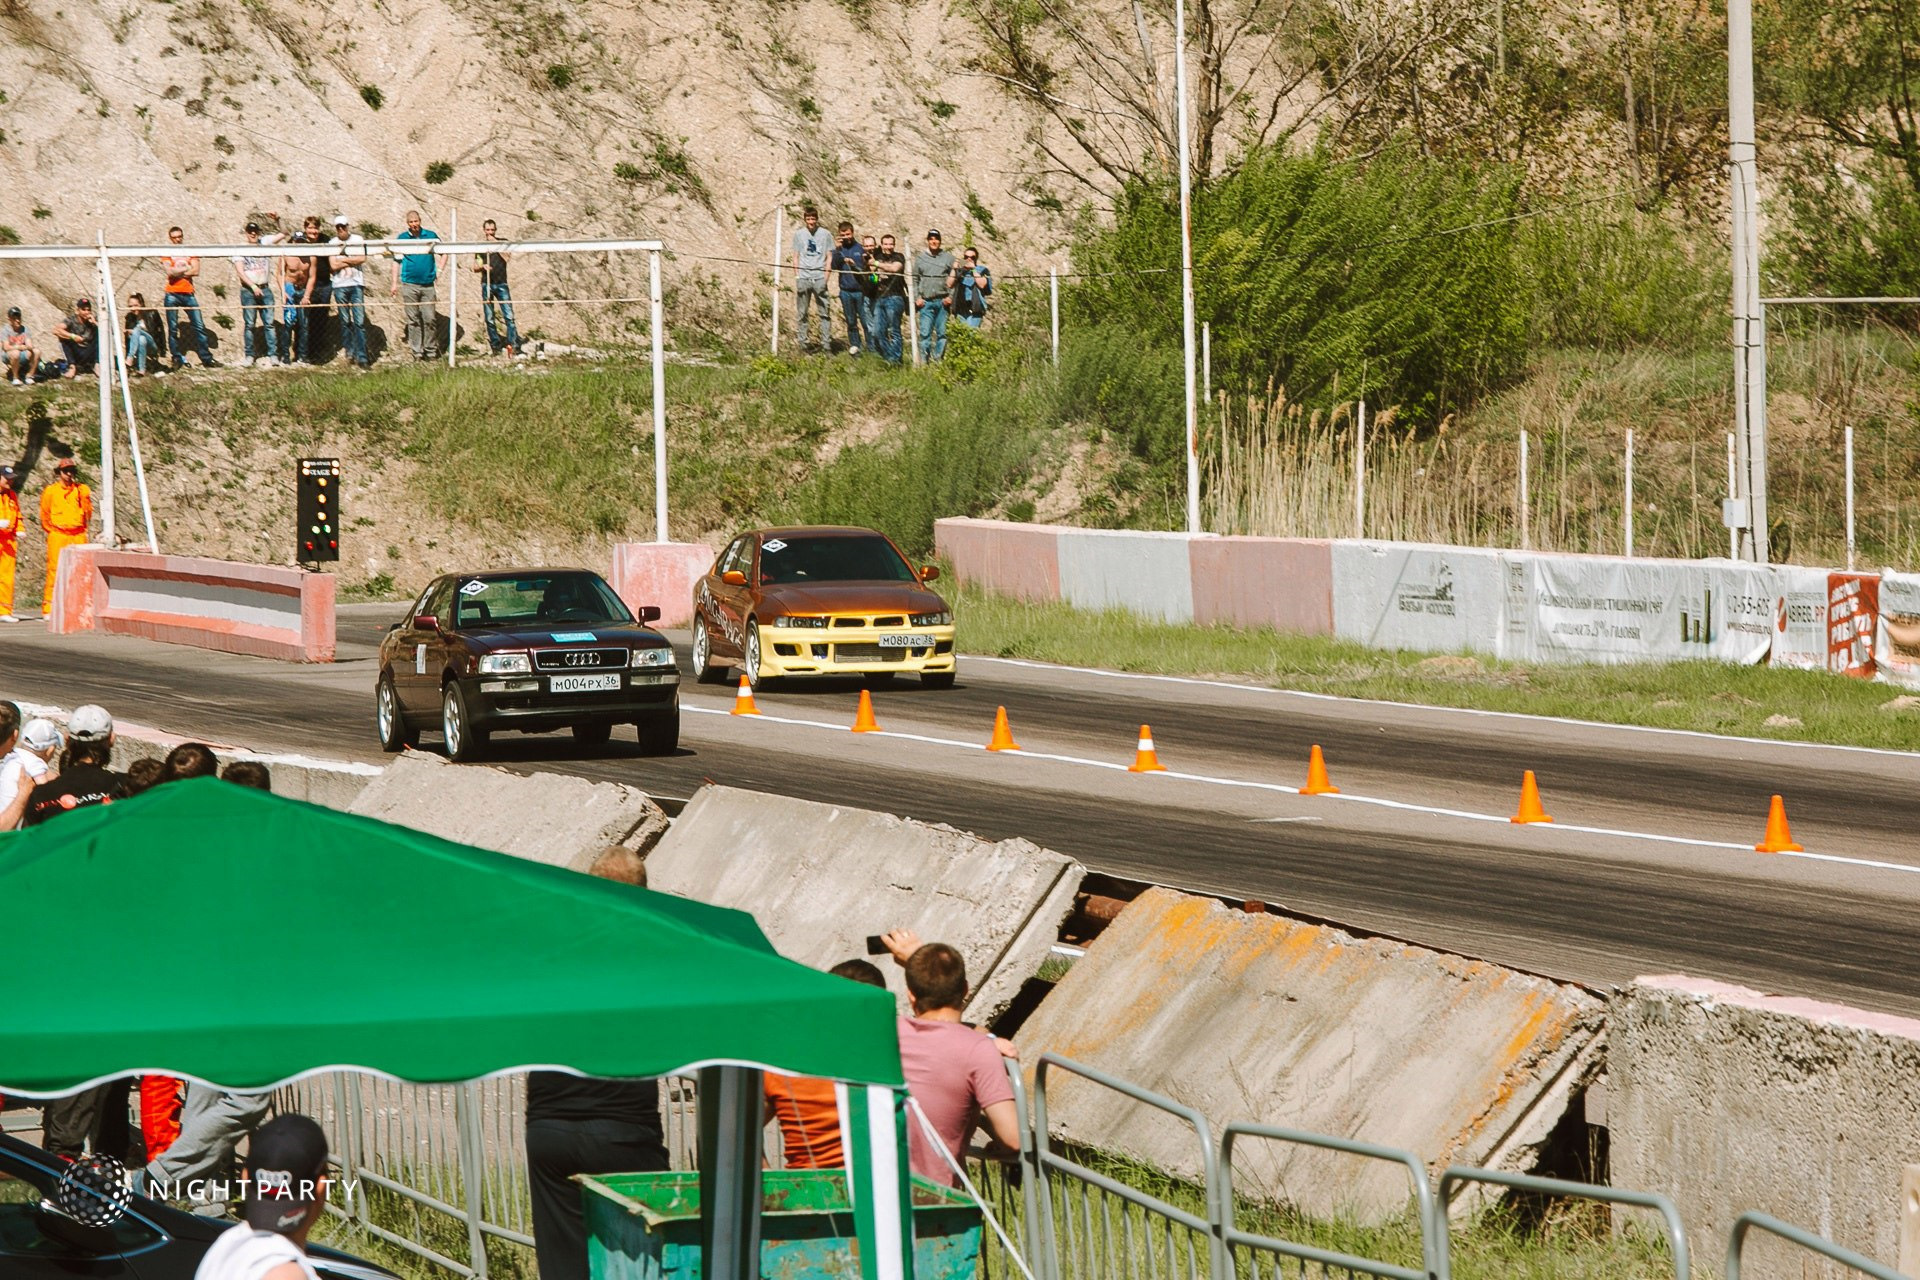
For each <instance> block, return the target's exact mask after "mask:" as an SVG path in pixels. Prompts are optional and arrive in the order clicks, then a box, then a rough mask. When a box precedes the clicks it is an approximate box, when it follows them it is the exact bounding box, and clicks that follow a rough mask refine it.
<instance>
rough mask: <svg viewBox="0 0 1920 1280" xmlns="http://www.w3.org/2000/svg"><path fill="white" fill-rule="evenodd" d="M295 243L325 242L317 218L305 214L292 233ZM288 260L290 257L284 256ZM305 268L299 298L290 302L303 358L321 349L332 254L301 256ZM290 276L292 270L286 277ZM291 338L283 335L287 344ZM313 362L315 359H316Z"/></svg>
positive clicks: (329, 302)
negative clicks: (315, 337)
mask: <svg viewBox="0 0 1920 1280" xmlns="http://www.w3.org/2000/svg"><path fill="white" fill-rule="evenodd" d="M294 242H295V243H297V244H328V243H330V241H329V240H328V239H327V233H326V232H324V231H322V230H321V229H320V219H318V218H311V217H310V218H308V219H307V220H306V221H305V222H304V223H303V224H302V227H301V231H300V234H299V235H298V236H295V237H294ZM288 261H292V259H288ZM301 261H303V262H305V263H306V264H307V271H306V272H305V274H304V278H303V279H302V281H301V284H300V296H299V301H298V302H296V303H294V304H293V305H294V306H295V307H297V308H298V323H299V325H300V345H299V350H300V359H301V360H303V361H304V360H307V359H309V358H310V356H311V355H312V353H313V352H315V351H316V349H318V350H324V349H325V345H326V331H327V308H328V307H329V306H330V305H332V303H333V255H332V254H331V253H316V254H312V255H310V256H308V257H304V258H302V259H301ZM292 278H293V276H292V273H291V272H290V273H289V275H288V279H289V280H291V279H292ZM315 334H317V335H319V341H312V340H311V339H312V336H313V335H315ZM293 342H294V340H293V338H292V336H289V337H288V338H287V345H288V346H290V347H291V346H292V345H293ZM316 362H317V361H316Z"/></svg>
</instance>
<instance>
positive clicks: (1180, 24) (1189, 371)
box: [1173, 0, 1200, 533]
mask: <svg viewBox="0 0 1920 1280" xmlns="http://www.w3.org/2000/svg"><path fill="white" fill-rule="evenodd" d="M1173 91H1174V94H1175V96H1176V97H1177V98H1178V99H1179V107H1178V110H1177V111H1176V112H1175V114H1176V115H1177V116H1178V118H1179V133H1180V342H1181V354H1182V363H1183V365H1184V366H1185V369H1184V371H1185V375H1186V384H1187V385H1186V393H1187V397H1186V398H1187V532H1188V533H1199V532H1200V412H1199V406H1198V404H1196V402H1195V401H1194V386H1193V366H1194V354H1193V175H1192V173H1191V167H1192V163H1193V162H1192V159H1191V156H1190V154H1189V147H1188V145H1187V0H1174V5H1173Z"/></svg>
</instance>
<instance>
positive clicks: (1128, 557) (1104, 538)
mask: <svg viewBox="0 0 1920 1280" xmlns="http://www.w3.org/2000/svg"><path fill="white" fill-rule="evenodd" d="M1193 540H1194V539H1193V536H1192V535H1191V534H1186V533H1155V532H1136V531H1133V530H1127V529H1062V530H1060V552H1059V554H1060V598H1061V599H1062V600H1065V601H1066V602H1067V603H1068V604H1070V605H1073V606H1074V607H1075V608H1077V609H1128V610H1131V611H1132V612H1134V613H1137V614H1139V615H1140V616H1141V617H1143V618H1153V619H1156V620H1158V621H1161V622H1192V621H1193V568H1192V560H1191V556H1190V553H1189V551H1188V547H1189V546H1190V544H1191V543H1192V542H1193Z"/></svg>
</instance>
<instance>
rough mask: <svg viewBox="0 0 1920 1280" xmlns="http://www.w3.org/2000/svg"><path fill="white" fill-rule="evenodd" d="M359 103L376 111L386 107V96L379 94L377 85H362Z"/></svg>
mask: <svg viewBox="0 0 1920 1280" xmlns="http://www.w3.org/2000/svg"><path fill="white" fill-rule="evenodd" d="M360 101H362V102H364V103H366V104H367V105H368V106H369V107H372V108H373V109H374V110H375V111H378V110H379V109H380V108H381V107H382V106H384V105H386V101H387V95H386V94H384V93H382V92H380V86H378V85H372V84H363V85H361V86H360Z"/></svg>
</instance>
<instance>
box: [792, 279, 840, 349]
mask: <svg viewBox="0 0 1920 1280" xmlns="http://www.w3.org/2000/svg"><path fill="white" fill-rule="evenodd" d="M793 301H794V306H795V307H797V308H798V309H799V314H800V323H799V326H798V329H799V334H798V336H799V339H800V345H801V346H803V347H804V346H806V345H807V310H808V308H809V307H818V308H819V311H820V349H821V350H822V351H826V350H829V349H831V348H832V346H833V320H832V318H831V317H829V316H828V314H827V282H826V281H825V280H819V281H811V280H802V281H800V283H798V284H796V285H795V286H794V289H793Z"/></svg>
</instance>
